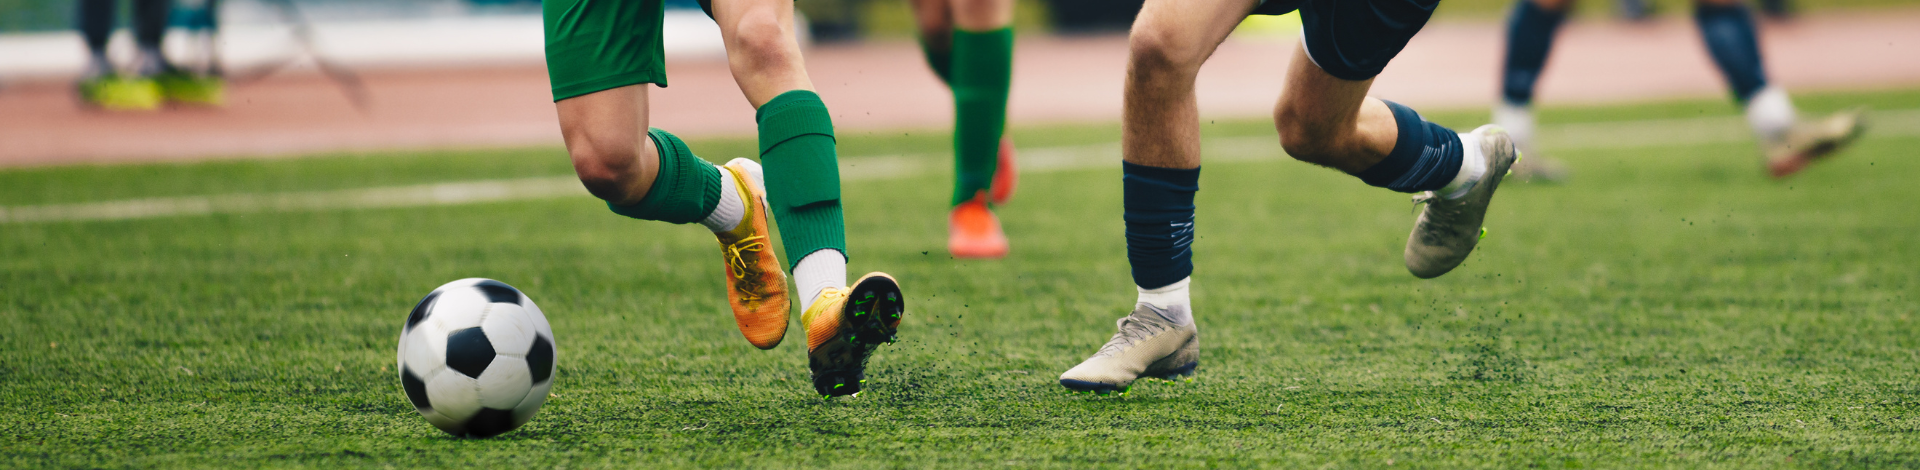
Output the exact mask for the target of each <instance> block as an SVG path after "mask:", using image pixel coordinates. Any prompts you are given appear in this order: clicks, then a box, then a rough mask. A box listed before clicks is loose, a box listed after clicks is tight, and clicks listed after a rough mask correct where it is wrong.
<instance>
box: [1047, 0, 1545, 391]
mask: <svg viewBox="0 0 1920 470" xmlns="http://www.w3.org/2000/svg"><path fill="white" fill-rule="evenodd" d="M1373 1H1374V0H1346V1H1315V2H1306V1H1292V2H1287V1H1279V2H1275V1H1269V2H1258V1H1255V0H1215V1H1201V2H1194V1H1181V0H1155V1H1149V2H1148V3H1147V5H1146V6H1145V7H1144V8H1143V9H1142V10H1141V13H1140V16H1139V18H1138V19H1136V20H1135V22H1134V27H1133V32H1132V35H1131V36H1130V38H1129V52H1130V54H1131V57H1130V60H1129V62H1128V67H1127V79H1126V82H1125V83H1126V105H1125V107H1124V111H1123V114H1122V119H1123V123H1122V134H1121V139H1122V141H1121V148H1122V152H1123V157H1124V159H1125V163H1124V165H1123V169H1122V172H1123V175H1124V176H1123V181H1124V184H1125V192H1126V223H1127V230H1126V231H1127V256H1128V261H1129V263H1130V264H1131V265H1132V268H1133V279H1134V284H1135V285H1136V287H1137V288H1138V290H1139V300H1138V301H1137V302H1136V303H1135V308H1134V311H1133V313H1132V314H1130V315H1128V316H1126V317H1123V318H1121V320H1120V322H1119V325H1118V326H1119V330H1120V331H1119V332H1118V333H1117V334H1115V335H1114V336H1113V337H1112V339H1110V340H1109V341H1108V342H1107V344H1106V345H1105V346H1103V347H1102V348H1101V349H1100V351H1099V352H1098V353H1095V354H1094V356H1093V357H1091V358H1088V359H1087V360H1086V361H1084V362H1082V363H1080V365H1078V366H1075V367H1074V368H1072V369H1070V370H1068V371H1067V372H1066V373H1064V374H1062V375H1061V377H1060V384H1061V385H1063V386H1066V387H1067V388H1069V389H1073V390H1078V391H1092V392H1108V391H1115V390H1119V391H1125V390H1126V388H1127V386H1128V385H1129V384H1130V383H1131V382H1132V381H1133V380H1135V379H1137V378H1139V377H1162V378H1168V377H1177V376H1183V375H1188V374H1191V373H1192V372H1193V368H1194V367H1196V366H1197V365H1198V364H1199V348H1198V330H1197V328H1195V327H1194V326H1193V318H1192V317H1193V314H1192V307H1191V302H1190V301H1189V300H1188V299H1189V297H1190V295H1189V294H1188V289H1189V286H1190V284H1191V282H1192V279H1191V276H1192V273H1193V262H1192V257H1193V253H1192V248H1191V245H1192V242H1193V240H1194V235H1193V233H1194V216H1193V214H1194V202H1193V201H1194V193H1195V192H1197V191H1198V190H1199V173H1200V138H1199V135H1200V132H1199V130H1200V129H1199V107H1198V105H1197V102H1196V100H1195V98H1194V80H1195V78H1196V77H1197V76H1198V74H1199V70H1200V66H1201V64H1203V63H1204V62H1205V61H1206V59H1207V57H1208V56H1210V55H1211V54H1212V52H1213V50H1214V49H1215V48H1216V47H1218V45H1219V44H1220V42H1221V41H1222V40H1224V39H1225V38H1226V36H1227V34H1228V33H1229V32H1231V31H1232V29H1233V27H1234V26H1235V25H1237V24H1238V23H1239V22H1240V21H1241V20H1242V19H1243V18H1245V17H1246V16H1247V15H1249V14H1253V13H1259V14H1282V13H1285V12H1287V11H1290V10H1291V9H1294V8H1301V7H1303V6H1304V7H1306V8H1308V10H1305V11H1303V15H1302V16H1303V21H1304V22H1305V34H1304V36H1305V38H1306V41H1305V42H1304V43H1303V46H1302V47H1301V48H1300V49H1298V50H1297V52H1296V53H1295V57H1294V59H1293V62H1292V64H1291V66H1290V67H1289V70H1288V72H1287V75H1286V77H1285V80H1286V86H1285V88H1284V91H1283V92H1282V94H1281V97H1280V100H1279V103H1278V104H1277V105H1276V106H1275V107H1274V126H1275V129H1276V130H1277V131H1278V132H1279V134H1280V142H1281V145H1282V147H1284V148H1285V149H1286V150H1287V153H1288V154H1289V155H1292V156H1293V157H1294V158H1296V159H1300V160H1302V161H1306V162H1309V163H1314V164H1318V165H1324V166H1328V167H1331V168H1335V169H1338V170H1341V171H1344V172H1347V173H1349V174H1352V175H1354V176H1357V177H1359V178H1360V179H1361V181H1363V182H1366V183H1367V184H1369V185H1373V186H1378V187H1383V188H1387V189H1392V190H1395V191H1401V192H1420V193H1422V196H1423V197H1422V200H1429V201H1432V202H1431V203H1430V204H1428V207H1427V210H1426V212H1425V213H1423V214H1421V216H1420V219H1419V220H1418V221H1417V222H1416V224H1415V228H1414V232H1413V236H1412V237H1411V239H1409V240H1408V245H1407V252H1406V255H1407V268H1408V270H1409V271H1411V272H1412V273H1413V274H1414V275H1416V276H1420V277H1433V276H1437V275H1440V274H1442V273H1445V272H1446V271H1448V270H1451V269H1452V268H1453V267H1454V266H1457V265H1458V264H1459V263H1460V261H1462V260H1464V259H1465V257H1466V254H1467V253H1468V252H1470V251H1471V250H1472V248H1473V245H1474V242H1475V241H1476V240H1477V237H1463V236H1460V235H1459V234H1458V232H1460V231H1461V230H1462V229H1461V227H1470V228H1469V229H1467V230H1471V231H1472V232H1474V234H1475V235H1477V234H1478V231H1479V230H1478V229H1479V224H1480V221H1481V217H1482V216H1484V214H1485V210H1486V205H1487V203H1488V202H1489V200H1490V199H1491V197H1492V193H1493V190H1494V188H1495V187H1497V186H1498V183H1499V176H1498V175H1501V174H1504V173H1505V172H1506V170H1507V168H1508V166H1509V165H1511V164H1512V162H1513V160H1514V159H1515V157H1516V153H1515V152H1514V150H1513V145H1512V143H1511V141H1510V140H1508V139H1507V138H1506V135H1505V133H1504V132H1501V131H1500V130H1499V129H1498V128H1495V127H1492V126H1488V127H1484V128H1482V129H1480V130H1477V131H1475V132H1474V133H1471V134H1468V135H1466V136H1460V135H1457V134H1456V133H1454V132H1453V131H1452V130H1449V129H1446V128H1444V127H1441V126H1438V125H1435V124H1432V123H1429V122H1426V121H1425V120H1424V119H1421V118H1420V116H1419V114H1417V113H1414V112H1413V110H1412V109H1410V108H1407V107H1405V106H1402V105H1398V104H1394V103H1390V102H1386V101H1381V100H1378V99H1374V98H1369V97H1367V90H1368V88H1369V87H1370V86H1371V84H1372V79H1373V77H1374V76H1375V75H1378V74H1379V72H1380V70H1381V69H1382V68H1384V67H1385V66H1386V62H1387V61H1388V60H1390V59H1392V58H1393V56H1394V55H1396V54H1398V53H1399V51H1400V49H1401V48H1402V47H1405V45H1406V41H1407V40H1409V39H1411V38H1412V36H1413V34H1414V33H1415V32H1417V31H1418V30H1419V28H1420V27H1421V26H1422V25H1424V24H1425V21H1426V19H1427V18H1428V17H1429V16H1430V15H1431V14H1432V8H1433V7H1435V6H1437V0H1434V1H1426V2H1420V1H1413V2H1395V3H1391V4H1386V3H1385V2H1382V3H1379V4H1376V3H1373ZM1315 42H1319V43H1320V44H1321V46H1320V47H1326V48H1328V49H1327V50H1331V51H1333V52H1328V53H1327V54H1328V55H1326V56H1324V57H1323V56H1319V55H1312V54H1310V53H1309V51H1308V49H1306V48H1307V47H1311V45H1312V44H1314V43H1315ZM1342 46H1347V47H1342ZM1323 63H1329V64H1333V65H1334V66H1336V67H1338V72H1334V71H1329V70H1328V69H1325V68H1322V67H1321V65H1319V64H1323Z"/></svg>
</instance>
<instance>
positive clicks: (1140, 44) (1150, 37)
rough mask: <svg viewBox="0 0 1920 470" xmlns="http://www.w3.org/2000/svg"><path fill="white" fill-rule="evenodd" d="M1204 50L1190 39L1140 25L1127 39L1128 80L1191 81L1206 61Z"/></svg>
mask: <svg viewBox="0 0 1920 470" xmlns="http://www.w3.org/2000/svg"><path fill="white" fill-rule="evenodd" d="M1205 53H1206V51H1205V50H1204V48H1203V47H1201V45H1200V44H1199V42H1198V41H1197V40H1194V39H1193V38H1187V37H1182V35H1181V34H1180V33H1179V32H1177V31H1169V30H1167V29H1164V28H1157V27H1153V26H1151V25H1141V26H1137V27H1135V28H1134V31H1133V33H1132V34H1131V35H1129V36H1128V39H1127V55H1128V60H1127V80H1128V81H1132V82H1135V83H1136V84H1146V85H1154V84H1171V83H1184V82H1191V81H1193V79H1194V77H1196V76H1198V75H1199V74H1200V64H1202V63H1205V62H1206V57H1204V55H1205Z"/></svg>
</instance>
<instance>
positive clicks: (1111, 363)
mask: <svg viewBox="0 0 1920 470" xmlns="http://www.w3.org/2000/svg"><path fill="white" fill-rule="evenodd" d="M1176 308H1181V307H1176ZM1161 312H1163V310H1161V309H1160V308H1158V307H1154V306H1152V305H1149V304H1145V303H1142V304H1137V305H1134V307H1133V313H1132V314H1129V315H1127V316H1124V317H1120V320H1119V321H1118V322H1115V325H1116V326H1118V327H1119V329H1120V332H1118V333H1114V334H1113V339H1109V340H1107V344H1106V345H1104V346H1101V347H1100V352H1097V353H1094V354H1093V357H1090V358H1087V360H1086V361H1084V362H1081V363H1080V365H1077V366H1073V368H1072V369H1067V372H1066V373H1064V374H1060V385H1061V386H1064V387H1067V388H1068V389H1071V390H1073V391H1077V392H1094V393H1099V394H1102V395H1105V394H1107V393H1111V392H1116V391H1117V392H1120V393H1126V392H1127V388H1128V387H1129V386H1131V385H1133V381H1134V380H1135V379H1139V378H1142V377H1145V378H1155V379H1163V380H1175V379H1179V378H1181V377H1191V376H1192V375H1193V370H1194V368H1197V367H1199V366H1200V330H1199V329H1198V328H1195V327H1194V326H1193V325H1185V326H1180V325H1175V324H1173V322H1171V321H1168V320H1167V317H1166V315H1165V314H1163V313H1161Z"/></svg>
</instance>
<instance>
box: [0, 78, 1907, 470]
mask: <svg viewBox="0 0 1920 470" xmlns="http://www.w3.org/2000/svg"><path fill="white" fill-rule="evenodd" d="M1852 102H1873V103H1876V104H1877V105H1879V106H1882V107H1883V108H1885V107H1906V108H1920V93H1914V92H1900V91H1887V92H1861V93H1847V94H1829V95H1818V96H1807V97H1802V99H1801V103H1802V105H1803V106H1804V107H1805V108H1807V109H1808V110H1809V111H1819V110H1828V109H1836V108H1838V107H1840V106H1843V105H1845V104H1848V103H1852ZM1701 114H1706V115H1720V116H1732V115H1734V111H1733V110H1732V109H1731V108H1730V107H1729V106H1727V105H1726V104H1725V103H1723V102H1719V101H1688V102H1678V103H1657V104H1646V105H1635V106H1614V107H1600V108H1562V109H1549V110H1546V111H1545V112H1544V117H1543V119H1544V120H1545V121H1546V123H1547V124H1553V123H1559V122H1582V121H1605V120H1622V119H1646V118H1672V117H1678V116H1693V115H1701ZM1430 115H1431V116H1433V117H1435V118H1436V119H1437V120H1442V121H1448V122H1452V123H1455V124H1459V125H1463V126H1464V125H1469V124H1471V123H1472V122H1473V121H1477V120H1479V119H1483V118H1482V117H1480V116H1478V115H1476V114H1474V113H1433V114H1430ZM1015 132H1016V136H1017V137H1018V138H1019V139H1020V141H1021V142H1022V143H1023V145H1030V146H1035V147H1044V146H1048V145H1067V144H1077V143H1091V142H1110V141H1112V140H1114V139H1115V138H1116V136H1117V127H1116V126H1114V125H1111V124H1103V125H1087V126H1068V127H1049V128H1022V129H1017V130H1016V131H1015ZM1208 132H1209V134H1210V135H1215V136H1231V135H1243V134H1245V135H1266V134H1267V133H1270V132H1271V131H1270V130H1267V129H1266V124H1264V123H1261V122H1259V121H1233V122H1214V123H1210V124H1209V126H1208ZM1623 138H1627V139H1630V138H1631V136H1623ZM842 140H843V142H844V143H843V149H845V151H846V153H847V154H848V155H850V156H849V157H848V160H849V161H858V160H857V158H859V157H857V156H858V155H868V154H880V153H895V152H909V153H923V154H926V155H929V156H928V157H925V158H941V157H939V156H938V154H939V149H943V148H946V145H947V144H946V142H947V140H946V137H945V136H944V134H943V133H941V132H938V131H927V132H914V133H904V134H901V135H892V134H887V135H880V134H878V133H864V134H863V133H855V132H848V133H845V134H843V135H842ZM752 145H753V144H752V142H751V141H750V140H738V139H736V140H708V141H697V142H694V149H696V151H699V152H701V153H702V154H703V155H706V156H708V158H711V159H714V160H724V159H725V158H731V157H732V156H735V154H738V153H742V152H750V151H751V149H752V148H753V147H752ZM1545 145H1546V148H1547V150H1549V151H1553V150H1554V147H1553V146H1552V144H1551V143H1546V144H1545ZM1916 147H1920V136H1915V135H1914V134H1913V133H1911V132H1909V133H1907V134H1906V135H1904V136H1902V135H1874V134H1871V133H1870V134H1869V135H1868V136H1867V137H1866V138H1865V139H1864V140H1862V141H1861V142H1860V143H1859V145H1858V147H1857V148H1855V149H1854V150H1853V151H1851V152H1850V153H1849V154H1847V155H1846V156H1844V157H1841V158H1839V159H1837V160H1835V161H1833V162H1830V163H1826V164H1822V165H1819V166H1816V167H1814V168H1813V169H1811V170H1810V171H1808V172H1807V173H1805V174H1803V175H1800V176H1797V177H1794V178H1792V179H1789V180H1786V181H1779V182H1776V181H1771V180H1768V179H1766V178H1764V177H1763V176H1762V172H1761V169H1760V168H1759V165H1758V163H1757V158H1756V157H1755V155H1754V153H1755V152H1754V149H1753V147H1752V146H1751V145H1750V144H1748V143H1736V144H1699V145H1680V146H1670V147H1654V148H1633V149H1606V148H1588V149H1568V150H1563V151H1554V152H1553V156H1555V157H1558V158H1560V159H1562V160H1564V161H1565V162H1567V163H1568V164H1569V165H1570V166H1571V167H1572V168H1573V170H1574V171H1575V172H1576V173H1575V174H1574V179H1572V180H1570V181H1568V182H1566V183H1564V184H1558V185H1548V184H1514V185H1510V186H1506V187H1503V188H1502V190H1501V193H1500V196H1499V197H1498V198H1497V199H1496V201H1497V202H1496V203H1495V205H1494V206H1493V211H1492V213H1491V215H1490V216H1489V220H1490V222H1489V228H1490V236H1489V238H1487V239H1486V240H1485V242H1483V244H1482V245H1481V248H1480V249H1479V250H1478V251H1476V252H1475V253H1474V255H1473V257H1472V258H1471V259H1470V260H1469V261H1468V262H1467V263H1466V265H1464V266H1463V267H1461V268H1460V269H1458V270H1456V271H1454V272H1453V273H1451V274H1449V275H1447V276H1445V277H1442V278H1440V279H1437V280H1432V281H1421V280H1416V279H1414V278H1413V277H1412V276H1410V275H1408V274H1407V273H1406V272H1405V270H1404V269H1403V268H1402V267H1401V259H1400V252H1401V247H1402V244H1403V243H1404V241H1405V237H1406V233H1407V230H1408V228H1409V227H1410V224H1411V220H1412V217H1413V213H1412V209H1411V205H1410V204H1409V203H1408V202H1407V199H1406V196H1404V195H1400V194H1395V193H1390V192H1386V191H1382V190H1378V189H1373V188H1368V187H1366V186H1364V185H1362V184H1360V183H1359V182H1358V181H1356V180H1354V179H1353V178H1351V177H1348V176H1344V175H1341V174H1338V173H1337V172H1333V171H1331V170H1325V169H1320V168H1314V167H1311V166H1308V165H1306V164H1303V163H1298V162H1293V161H1287V160H1268V161H1250V162H1227V163H1215V164H1209V165H1208V166H1206V167H1205V170H1204V171H1203V176H1202V181H1201V186H1202V187H1203V188H1204V190H1203V191H1201V193H1200V196H1199V199H1200V201H1199V204H1200V208H1201V209H1200V213H1199V219H1198V220H1199V226H1198V234H1199V240H1198V241H1197V242H1196V245H1195V250H1196V263H1197V265H1198V266H1197V267H1198V271H1197V274H1196V281H1195V289H1196V291H1195V298H1194V301H1195V303H1196V307H1197V309H1198V315H1197V318H1198V321H1199V326H1200V329H1201V332H1202V333H1201V335H1202V346H1203V358H1202V364H1201V367H1200V370H1199V375H1198V380H1196V381H1194V382H1192V383H1181V384H1167V383H1144V384H1140V385H1136V386H1135V387H1134V388H1133V391H1132V392H1131V393H1130V394H1128V395H1126V396H1124V397H1121V396H1104V397H1103V396H1089V395H1076V394H1070V393H1068V392H1067V391H1065V390H1064V389H1062V388H1061V387H1060V386H1059V385H1057V384H1056V383H1055V378H1056V377H1057V375H1058V374H1059V373H1060V372H1061V371H1063V370H1065V369H1066V368H1068V367H1070V366H1072V365H1073V364H1075V363H1077V362H1078V361H1079V360H1080V359H1082V358H1084V357H1085V356H1086V355H1088V354H1090V353H1092V352H1093V351H1094V350H1095V349H1096V348H1097V347H1098V346H1099V344H1100V343H1101V342H1103V341H1104V340H1105V339H1106V338H1107V336H1108V335H1109V334H1111V333H1112V331H1113V323H1112V322H1113V320H1114V319H1115V318H1116V317H1118V316H1120V315H1123V314H1125V313H1126V311H1127V310H1128V308H1129V307H1130V304H1131V302H1132V300H1133V293H1132V287H1131V283H1130V279H1129V278H1128V275H1127V265H1126V258H1125V255H1124V253H1125V251H1124V241H1123V238H1122V236H1121V228H1122V225H1121V222H1120V220H1119V218H1120V217H1119V216H1120V209H1121V208H1120V185H1119V184H1118V183H1119V169H1118V165H1117V164H1115V165H1112V166H1106V167H1097V168H1088V169H1076V170H1067V171H1056V172H1031V173H1028V174H1027V175H1025V177H1024V179H1023V180H1022V182H1021V186H1020V189H1019V194H1018V195H1017V197H1016V200H1015V201H1014V203H1012V204H1010V205H1007V206H1005V207H1003V208H1002V210H1001V215H1002V217H1003V220H1004V223H1005V225H1006V227H1007V231H1008V235H1009V236H1010V237H1011V239H1012V241H1013V247H1014V248H1013V255H1012V256H1010V257H1009V258H1008V259H1005V260H1000V261H955V260H951V259H949V258H948V257H947V256H945V254H944V251H945V250H944V245H943V242H944V235H945V227H944V221H945V215H946V212H945V209H946V206H945V203H946V200H947V198H946V197H945V194H946V192H945V191H946V189H944V188H946V187H947V185H948V184H949V183H948V180H947V176H945V175H944V174H923V175H917V176H909V177H904V178H894V179H881V180H863V181H857V182H853V183H850V184H848V185H847V187H846V188H845V190H844V194H845V198H846V208H847V221H848V225H849V237H848V238H849V241H850V243H851V245H852V247H853V249H852V256H853V263H852V266H851V269H852V271H854V272H855V273H859V272H865V271H868V270H884V271H887V272H890V273H893V274H895V275H897V276H898V277H899V278H900V279H901V281H902V282H903V284H904V286H905V288H906V290H907V293H908V295H909V302H910V303H909V305H908V314H907V320H906V321H905V324H904V326H903V327H902V328H903V335H902V338H901V340H900V342H899V343H897V344H894V345H891V346H888V347H886V348H884V349H883V351H882V352H881V353H880V355H879V356H878V358H877V359H875V361H874V362H873V364H872V365H871V368H870V370H869V376H870V381H869V384H868V386H867V388H868V392H867V393H865V394H863V395H862V396H860V397H858V398H855V399H837V400H822V399H821V398H820V397H819V396H818V395H816V394H814V393H813V392H812V390H811V387H809V386H808V385H807V384H808V375H807V369H806V361H805V358H804V349H805V348H804V346H805V344H804V339H803V337H802V335H801V334H800V333H799V330H798V329H795V330H791V331H789V337H788V339H787V341H786V344H783V345H782V346H781V347H780V348H778V349H776V350H773V351H770V352H762V351H758V350H755V349H754V348H752V347H751V346H750V345H748V344H747V343H746V342H745V341H743V340H742V339H741V338H740V335H739V333H738V332H737V331H736V330H735V329H734V326H733V322H732V321H731V320H730V319H729V316H728V313H727V310H726V306H725V304H724V302H725V295H724V293H723V291H722V285H721V276H722V274H721V267H720V263H719V262H718V259H719V257H718V256H717V253H715V251H716V250H715V249H714V243H713V238H711V236H710V235H707V234H706V233H704V231H702V230H700V229H699V228H698V227H697V226H672V225H667V224H661V223H650V222H638V221H633V220H628V219H623V218H620V217H618V216H615V215H613V214H610V213H608V212H607V211H606V209H605V207H604V206H603V205H601V204H599V203H597V202H596V201H594V200H592V199H591V198H588V197H584V196H582V197H572V198H558V199H543V200H527V201H516V202H502V203H489V204H474V205H460V206H439V207H418V208H389V209H369V210H328V211H317V212H292V213H270V212H268V213H249V214H215V215H204V216H187V217H166V218H155V219H143V220H123V221H96V222H42V223H14V224H4V225H0V324H4V329H0V467H102V468H119V467H210V466H211V467H305V466H368V467H379V466H391V467H456V466H479V467H487V468H519V467H560V466H565V467H635V466H641V465H648V466H653V465H664V466H703V467H745V468H761V467H832V468H839V467H989V466H991V467H1004V466H1021V467H1060V468H1082V467H1212V466H1221V467H1248V466H1272V467H1315V468H1322V467H1324V466H1329V465H1330V466H1333V467H1382V466H1389V465H1391V466H1413V467H1526V466H1539V467H1549V468H1563V467H1565V468H1591V467H1600V468H1611V467H1690V468H1692V467H1723V468H1751V467H1909V468H1910V467H1914V466H1920V352H1916V351H1920V338H1916V334H1915V333H1916V332H1920V324H1916V318H1915V317H1916V314H1920V298H1916V292H1920V269H1916V268H1915V266H1916V265H1920V243H1915V241H1916V238H1915V235H1914V234H1915V233H1920V212H1917V211H1915V209H1914V208H1913V204H1912V201H1915V200H1920V186H1916V185H1915V184H1913V182H1912V180H1911V178H1912V177H1913V175H1916V174H1920V160H1917V159H1915V158H1913V150H1912V149H1914V148H1916ZM561 155H562V154H561V153H560V152H559V151H558V150H557V149H532V150H499V151H484V152H429V153H415V154H378V155H351V156H327V157H315V158H305V159H284V160H271V161H238V162H232V161H229V162H203V163H192V164H163V165H121V166H97V167H58V168H37V169H14V170H4V171H0V206H18V205H32V204H47V203H65V202H80V201H101V200H117V199H129V198H141V197H155V196H178V195H192V194H223V193H233V192H265V191H284V190H301V189H334V188H353V187H364V186H371V185H387V184H412V183H420V182H433V181H452V180H470V179H479V178H505V177H522V176H538V175H566V174H568V173H567V172H568V171H569V169H568V167H567V165H566V163H565V159H564V158H563V157H561ZM463 277H491V278H496V279H501V280H504V281H506V282H508V283H511V284H513V285H515V286H517V287H519V288H521V289H522V290H524V291H525V292H526V293H527V294H528V295H529V296H530V297H531V298H532V299H533V300H535V301H536V302H538V303H539V305H540V306H541V307H542V309H543V310H545V311H546V312H547V314H548V315H549V317H548V318H549V320H550V321H551V322H552V325H553V329H554V332H555V335H556V337H557V338H556V339H557V343H558V346H559V350H560V355H559V360H558V363H559V375H558V378H557V385H556V387H555V388H554V393H553V396H552V397H551V398H550V399H549V400H548V402H547V404H546V407H545V408H543V409H542V411H541V412H540V415H539V416H538V417H536V418H535V419H534V421H533V422H531V423H529V424H527V425H526V426H525V427H523V428H521V429H519V430H516V431H513V432H510V433H508V434H505V435H502V436H499V437H496V438H492V439H484V440H469V439H456V438H452V437H449V436H447V435H445V434H443V433H441V432H440V431H438V430H435V429H434V428H433V427H431V426H429V425H428V424H427V423H426V421H425V420H424V419H422V418H421V417H420V416H418V415H417V414H416V413H415V412H414V411H413V409H412V408H411V406H410V405H409V404H408V402H407V400H406V399H405V398H404V397H403V396H402V394H401V392H400V386H399V381H398V380H397V378H396V376H395V372H394V371H393V370H392V367H393V364H394V348H395V344H396V339H397V335H398V333H399V330H400V325H401V322H402V319H403V318H404V317H405V316H406V314H407V312H408V309H409V308H410V307H411V306H412V305H413V303H414V301H415V300H417V299H418V298H419V297H420V296H421V295H423V294H425V293H426V292H427V291H429V290H431V289H432V288H433V287H434V286H438V285H440V284H441V283H443V282H446V281H449V280H453V279H458V278H463ZM796 316H797V315H796Z"/></svg>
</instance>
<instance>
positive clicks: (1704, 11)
mask: <svg viewBox="0 0 1920 470" xmlns="http://www.w3.org/2000/svg"><path fill="white" fill-rule="evenodd" d="M1693 21H1694V22H1695V23H1698V24H1699V25H1700V36H1701V38H1702V39H1705V40H1706V41H1707V52H1710V53H1712V54H1713V63H1714V65H1719V66H1720V74H1721V75H1724V76H1726V77H1727V86H1728V87H1730V88H1733V97H1734V99H1737V100H1740V102H1742V103H1745V102H1747V99H1748V98H1752V97H1753V94H1754V93H1758V92H1759V91H1760V89H1761V88H1764V87H1766V86H1767V72H1766V70H1765V68H1763V67H1762V66H1761V63H1760V41H1759V39H1757V38H1756V37H1755V36H1754V31H1753V12H1751V11H1748V10H1747V6H1746V5H1744V4H1737V5H1732V6H1714V5H1708V4H1705V3H1700V4H1697V5H1695V6H1694V8H1693Z"/></svg>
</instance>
